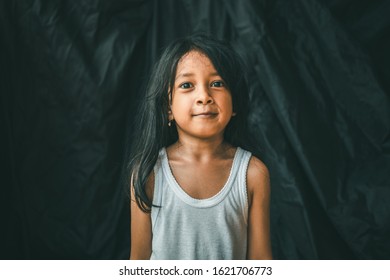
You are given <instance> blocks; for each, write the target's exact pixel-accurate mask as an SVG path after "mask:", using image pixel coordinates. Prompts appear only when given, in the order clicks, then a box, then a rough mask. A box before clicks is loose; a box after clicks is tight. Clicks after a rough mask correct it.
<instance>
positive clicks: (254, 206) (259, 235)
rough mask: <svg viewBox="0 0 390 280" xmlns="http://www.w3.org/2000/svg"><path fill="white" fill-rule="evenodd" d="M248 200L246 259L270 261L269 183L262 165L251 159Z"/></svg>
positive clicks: (267, 175) (248, 177)
mask: <svg viewBox="0 0 390 280" xmlns="http://www.w3.org/2000/svg"><path fill="white" fill-rule="evenodd" d="M247 172H248V173H247V188H248V199H249V216H248V252H247V259H250V260H251V259H268V260H269V259H272V251H271V240H270V218H269V215H270V211H269V207H270V193H271V190H270V182H269V173H268V169H267V167H266V166H265V165H264V163H263V162H262V161H261V160H259V159H258V158H256V157H252V158H251V160H250V162H249V166H248V171H247Z"/></svg>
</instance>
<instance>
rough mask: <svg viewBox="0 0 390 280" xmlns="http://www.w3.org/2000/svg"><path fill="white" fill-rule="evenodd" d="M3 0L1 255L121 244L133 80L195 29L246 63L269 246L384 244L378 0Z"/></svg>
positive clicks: (314, 255) (354, 250)
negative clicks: (267, 197) (264, 169)
mask: <svg viewBox="0 0 390 280" xmlns="http://www.w3.org/2000/svg"><path fill="white" fill-rule="evenodd" d="M0 5H1V6H0V13H1V18H0V20H1V44H0V45H1V46H0V48H1V52H0V53H1V62H0V64H1V70H2V75H1V83H0V84H1V87H0V89H1V99H0V100H1V118H0V125H1V128H0V129H1V139H0V141H1V142H0V143H1V159H2V160H1V164H2V166H1V174H2V178H1V206H2V210H1V214H2V219H1V221H0V227H1V230H0V231H1V240H0V245H1V247H0V252H1V253H0V254H1V258H3V259H126V258H128V256H129V249H130V246H129V236H130V235H129V229H130V228H129V224H130V219H129V203H128V197H127V194H126V190H125V187H124V186H123V184H122V183H121V176H122V167H123V165H124V162H125V161H126V154H127V149H128V146H129V144H130V143H131V139H132V138H133V137H137V136H136V135H133V134H132V133H131V131H132V130H131V127H132V123H133V119H134V115H135V110H136V108H137V106H138V102H139V97H140V95H141V94H142V92H141V91H140V89H141V88H142V84H143V82H144V81H145V79H146V77H147V76H148V73H149V71H150V69H151V67H152V65H153V63H154V62H155V61H156V58H157V57H158V55H159V54H160V52H161V50H162V48H163V47H164V46H165V45H166V44H167V43H168V42H170V41H171V40H172V39H174V38H177V37H181V36H184V35H187V34H190V33H193V32H197V31H203V32H209V33H212V34H214V36H216V37H218V38H224V39H227V40H229V41H231V42H232V44H233V45H234V46H235V48H236V49H237V51H238V52H239V53H240V54H241V55H242V56H243V58H244V60H245V62H246V64H247V68H248V71H249V82H250V95H251V112H250V116H251V117H250V128H251V132H252V133H253V135H254V137H255V138H256V140H257V141H258V144H259V146H260V147H262V149H263V158H262V159H263V161H264V162H266V164H267V166H268V167H269V170H270V173H271V184H272V204H271V224H272V248H273V253H274V256H275V258H278V259H389V258H390V241H389V239H390V238H389V237H390V203H389V202H390V138H389V126H390V117H389V112H390V110H389V108H390V106H389V92H390V82H389V81H390V79H389V78H390V52H389V50H390V42H389V38H390V17H389V14H390V1H369V0H367V1H352V0H342V1H341V0H340V1H336V0H332V1H326V0H322V1H320V0H317V1H316V0H299V1H288V0H263V1H249V0H248V1H233V0H232V1H222V0H216V1H210V0H208V1H206V0H205V1H196V0H181V1H179V0H171V1H157V0H154V1H152V0H150V1H147V0H145V1H143V0H138V1H136V0H133V1H130V0H128V1H125V0H115V1H92V0H91V1H89V0H82V1H53V0H51V1H49V0H47V1H42V0H20V1H2V2H1V4H0Z"/></svg>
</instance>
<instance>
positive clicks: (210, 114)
mask: <svg viewBox="0 0 390 280" xmlns="http://www.w3.org/2000/svg"><path fill="white" fill-rule="evenodd" d="M216 115H218V113H214V112H202V113H197V114H193V115H192V116H193V117H199V118H214V117H215V116H216Z"/></svg>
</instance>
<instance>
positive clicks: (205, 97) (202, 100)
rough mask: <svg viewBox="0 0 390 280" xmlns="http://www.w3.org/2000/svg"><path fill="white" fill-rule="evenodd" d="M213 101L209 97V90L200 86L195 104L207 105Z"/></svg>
mask: <svg viewBox="0 0 390 280" xmlns="http://www.w3.org/2000/svg"><path fill="white" fill-rule="evenodd" d="M213 102H214V100H213V98H212V97H211V95H210V93H209V90H208V89H207V88H204V87H202V88H200V89H199V92H198V95H197V97H196V104H197V105H208V104H212V103H213Z"/></svg>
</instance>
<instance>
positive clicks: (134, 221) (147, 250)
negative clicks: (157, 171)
mask: <svg viewBox="0 0 390 280" xmlns="http://www.w3.org/2000/svg"><path fill="white" fill-rule="evenodd" d="M153 189H154V174H153V172H152V174H151V175H150V176H149V178H148V180H147V182H146V193H147V195H148V197H150V198H151V199H152V197H153ZM130 204H131V205H130V216H131V218H130V219H131V220H130V222H131V238H130V240H131V242H130V244H131V245H130V246H131V247H130V259H131V260H147V259H150V255H151V253H152V223H151V218H150V213H145V212H142V210H141V209H140V208H139V207H138V205H137V203H136V202H135V197H134V188H133V186H131V202H130Z"/></svg>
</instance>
